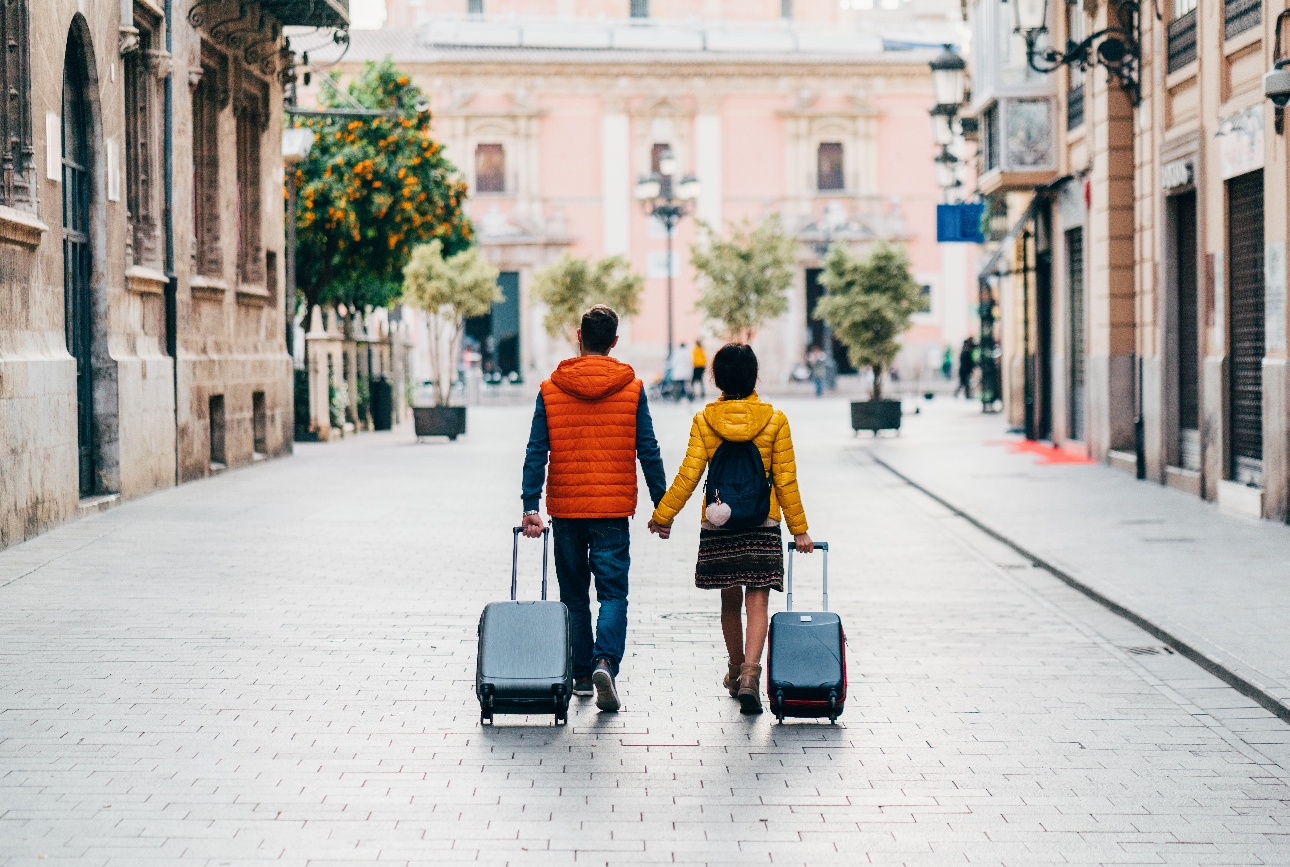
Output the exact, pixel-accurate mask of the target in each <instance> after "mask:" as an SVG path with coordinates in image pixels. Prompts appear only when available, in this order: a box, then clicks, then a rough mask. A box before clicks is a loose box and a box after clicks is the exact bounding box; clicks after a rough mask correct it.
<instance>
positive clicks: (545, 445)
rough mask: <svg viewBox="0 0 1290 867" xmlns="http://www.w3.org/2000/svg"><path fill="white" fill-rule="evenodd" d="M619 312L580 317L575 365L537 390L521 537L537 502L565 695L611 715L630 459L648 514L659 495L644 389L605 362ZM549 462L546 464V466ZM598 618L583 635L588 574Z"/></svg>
mask: <svg viewBox="0 0 1290 867" xmlns="http://www.w3.org/2000/svg"><path fill="white" fill-rule="evenodd" d="M617 343H618V314H617V313H615V312H614V311H613V309H612V308H610V307H607V306H605V305H604V304H597V305H596V306H595V307H592V308H591V309H590V310H588V311H587V312H586V313H585V314H583V316H582V328H580V329H578V351H579V353H580V354H579V355H578V357H577V358H568V359H565V360H564V361H562V362H560V365H559V367H557V368H556V369H555V372H554V373H553V374H551V378H550V379H548V380H546V381H545V382H543V383H542V386H541V389H540V392H539V394H538V399H537V407H536V408H535V409H534V411H533V427H532V430H531V431H530V433H529V445H528V452H527V454H526V455H525V457H524V485H523V492H522V497H523V501H524V518H523V522H522V523H523V527H524V535H525V536H528V537H530V538H536V537H538V536H540V535H541V534H542V527H543V524H542V516H541V515H540V514H539V513H538V501H539V500H540V498H541V496H542V482H543V476H545V479H546V510H547V514H549V515H550V516H551V529H552V530H553V531H554V534H553V535H554V536H555V574H556V578H557V580H558V581H559V583H560V601H561V602H563V603H564V604H565V605H566V606H568V608H569V625H570V628H571V629H572V632H573V694H574V695H580V696H589V695H591V694H592V692H593V687H594V692H595V695H596V706H597V707H599V708H600V709H601V710H604V711H616V710H618V708H619V699H618V687H617V684H616V683H615V678H617V677H618V666H619V664H620V663H621V662H622V659H623V653H624V651H625V649H626V644H627V572H628V569H629V567H630V566H631V554H630V545H629V543H630V531H629V528H628V523H627V519H628V518H630V517H631V516H632V515H634V514H636V496H637V491H636V461H637V460H639V461H640V464H641V469H642V470H643V471H644V473H645V483H646V484H647V485H648V486H649V493H650V499H651V500H653V501H654V505H655V506H657V505H658V503H659V500H661V499H662V497H663V493H664V491H666V490H667V478H666V476H665V475H664V471H663V457H662V455H661V454H660V453H659V449H658V441H657V440H656V439H655V438H654V423H653V421H652V420H651V419H650V414H649V405H648V404H647V403H646V400H645V390H644V388H643V387H642V383H641V381H640V380H639V379H637V378H636V372H635V371H634V370H632V368H631V366H630V365H627V364H623V363H622V362H620V361H616V360H614V359H612V358H610V357H609V350H611V349H613V348H614V345H615V344H617ZM548 456H549V459H550V466H549V467H548V466H547V461H548ZM593 574H594V575H595V576H596V600H597V601H598V602H599V603H600V612H599V614H598V615H597V617H596V630H595V635H594V637H593V635H592V629H591V596H590V590H591V576H592V575H593Z"/></svg>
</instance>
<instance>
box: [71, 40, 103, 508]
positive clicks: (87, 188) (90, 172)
mask: <svg viewBox="0 0 1290 867" xmlns="http://www.w3.org/2000/svg"><path fill="white" fill-rule="evenodd" d="M77 25H80V26H77ZM86 31H87V28H86V27H85V26H84V21H83V20H82V19H80V16H77V21H76V23H74V24H73V26H72V29H71V32H70V33H69V34H68V37H67V48H66V51H65V53H64V57H63V115H62V152H63V176H62V187H63V301H64V304H65V308H64V309H65V317H64V322H65V327H66V332H67V334H66V336H67V351H68V352H69V353H70V354H71V356H72V357H73V358H74V359H76V445H77V464H78V469H79V473H78V474H79V477H80V495H81V496H82V497H85V496H89V495H92V494H96V493H103V492H104V491H105V489H106V488H108V484H107V483H106V482H107V480H106V479H105V478H104V477H103V473H102V472H101V471H102V469H103V467H102V466H101V464H102V459H101V447H102V443H101V440H102V438H103V437H102V433H103V432H102V431H100V430H99V425H98V424H96V416H95V409H96V408H95V399H94V398H95V388H94V381H95V364H94V354H95V348H96V344H97V343H99V342H100V341H99V340H96V337H97V336H98V334H99V333H100V332H101V331H102V325H101V323H99V322H98V321H97V319H98V318H97V317H96V315H95V313H96V311H95V307H96V305H95V291H94V288H95V287H94V281H95V267H94V260H95V254H96V251H95V249H94V247H95V243H94V242H95V241H96V240H99V239H101V237H102V233H101V232H96V231H94V229H95V224H96V223H97V222H98V220H97V219H96V217H97V216H98V210H99V208H101V204H100V203H99V202H98V201H97V200H96V199H97V196H96V191H95V181H96V178H95V173H94V164H95V154H96V152H97V148H96V147H95V135H94V131H95V129H96V127H97V124H96V123H95V114H94V109H95V105H94V102H93V85H94V82H93V79H92V77H91V76H92V73H91V70H92V68H93V67H92V66H91V63H90V60H91V57H90V50H91V49H90V48H89V46H88V45H87V44H86V38H87V34H86ZM98 252H101V251H98Z"/></svg>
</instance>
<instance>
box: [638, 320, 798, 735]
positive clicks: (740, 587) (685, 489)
mask: <svg viewBox="0 0 1290 867" xmlns="http://www.w3.org/2000/svg"><path fill="white" fill-rule="evenodd" d="M712 378H713V379H714V380H715V381H716V384H717V388H719V389H721V398H720V400H717V401H715V402H713V403H710V404H708V405H707V406H706V407H704V409H703V411H702V412H700V413H699V414H697V415H696V416H695V417H694V424H693V426H691V428H690V445H689V448H688V449H687V450H686V454H685V460H684V461H682V462H681V468H680V470H678V471H677V474H676V480H675V481H673V482H672V487H671V488H669V489H668V491H667V493H666V494H664V495H663V499H662V500H661V501H660V502H659V505H658V508H656V509H655V510H654V515H653V517H652V518H651V519H650V530H651V531H653V532H656V533H658V534H659V535H661V536H662V537H663V538H667V537H668V536H669V535H670V534H671V532H672V521H673V520H674V519H675V518H676V515H677V513H678V512H680V511H681V509H682V508H684V506H685V503H686V501H687V500H689V499H690V495H691V494H693V493H694V490H695V488H696V487H698V484H699V480H700V479H701V478H702V477H703V473H704V470H706V469H707V466H708V464H709V462H710V461H711V460H712V456H713V454H714V453H715V452H716V450H717V448H718V447H719V446H720V445H721V444H722V443H723V442H748V441H750V440H751V441H752V442H753V444H754V445H756V446H757V450H758V451H759V452H760V453H761V462H762V466H763V467H764V468H765V470H766V473H767V475H768V476H769V478H770V482H771V492H770V513H769V515H768V517H767V518H766V520H765V522H764V523H763V524H762V525H761V526H760V527H753V528H752V529H747V530H731V529H722V528H721V527H719V526H716V525H714V524H713V523H711V522H709V521H708V515H707V510H706V507H705V509H704V513H703V515H702V516H701V520H702V523H701V525H700V526H701V529H700V531H699V556H698V563H697V565H696V566H695V573H694V583H695V585H696V586H698V587H702V588H705V589H715V590H720V591H721V632H722V634H723V635H724V636H725V639H726V650H727V651H728V652H729V653H730V664H729V668H728V669H727V673H726V676H725V680H724V685H725V687H726V689H728V690H729V691H730V695H731V696H732V697H735V698H738V699H739V704H740V710H741V711H742V712H743V713H761V711H762V705H761V687H760V683H761V655H762V650H763V649H764V648H765V645H766V631H767V628H768V626H769V623H768V620H767V612H766V609H767V603H768V602H769V600H770V591H771V590H772V589H775V590H780V591H782V590H783V589H784V544H783V539H782V537H781V535H780V529H779V524H780V520H781V514H782V517H783V519H785V520H787V521H788V531H789V532H790V533H792V534H793V537H794V541H795V542H796V543H797V550H798V551H800V552H802V553H804V554H809V553H810V552H811V551H812V550H813V549H814V546H813V545H812V543H811V537H810V536H809V535H807V526H806V514H805V512H803V510H802V498H801V497H800V496H799V494H798V491H797V463H796V461H795V460H794V458H793V437H792V435H791V433H790V432H789V429H788V418H787V417H786V416H785V415H784V413H782V412H781V411H779V410H777V409H775V408H774V407H773V406H771V405H770V404H768V403H763V402H762V401H761V400H759V399H758V397H757V392H756V391H755V389H756V387H757V356H756V355H755V354H754V353H753V351H752V349H751V348H750V347H748V346H746V345H744V344H742V343H729V344H726V345H725V346H723V347H722V348H721V350H720V351H719V352H717V354H716V355H715V356H714V357H713V359H712ZM714 512H715V509H714ZM714 520H715V518H714ZM745 604H746V607H747V611H748V630H747V636H746V637H745V635H744V629H743V623H742V620H743V618H742V617H741V612H740V608H741V607H744V606H745Z"/></svg>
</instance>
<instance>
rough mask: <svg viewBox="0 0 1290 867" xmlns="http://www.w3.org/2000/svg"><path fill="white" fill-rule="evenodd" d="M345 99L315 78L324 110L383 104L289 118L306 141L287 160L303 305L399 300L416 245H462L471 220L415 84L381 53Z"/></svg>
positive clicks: (461, 186) (358, 305)
mask: <svg viewBox="0 0 1290 867" xmlns="http://www.w3.org/2000/svg"><path fill="white" fill-rule="evenodd" d="M348 94H349V97H350V98H349V99H345V98H344V97H343V96H342V95H341V93H340V91H339V88H338V86H337V85H336V83H335V81H334V80H333V79H331V78H327V79H324V80H323V84H322V88H321V92H320V97H319V102H320V104H321V105H322V107H324V108H336V109H347V108H353V103H354V102H357V103H359V104H361V105H363V106H365V107H367V108H373V109H384V110H387V111H389V112H390V113H389V115H387V116H384V117H363V118H345V117H297V118H296V119H295V120H294V124H295V125H296V126H300V127H307V128H309V129H311V130H313V132H314V135H315V140H314V146H313V149H312V150H311V151H310V153H309V156H308V157H307V158H306V159H305V160H303V161H302V162H301V163H300V164H299V165H298V166H297V167H296V170H295V171H296V185H297V190H298V196H299V198H298V202H299V204H298V208H297V217H296V230H297V234H296V237H297V239H298V245H299V246H298V254H297V284H298V286H299V289H300V291H301V293H302V294H303V295H304V298H305V303H306V304H307V306H308V309H309V310H312V309H313V307H315V306H316V305H318V304H339V303H344V304H345V305H347V306H348V307H350V308H351V309H358V310H361V309H363V308H366V307H383V306H388V305H389V304H391V303H394V302H395V301H397V300H398V298H399V293H400V291H401V287H402V282H403V278H402V271H403V266H404V265H405V264H407V261H408V257H409V256H410V255H411V251H412V248H413V247H414V246H416V245H417V244H423V243H427V242H429V241H431V240H432V239H433V240H438V241H439V242H440V243H441V245H442V248H443V250H444V252H445V253H447V254H449V255H451V254H453V253H456V252H458V251H460V250H464V249H465V248H466V247H468V246H469V245H470V243H471V237H472V228H471V225H470V220H469V219H468V218H467V217H466V215H465V213H464V211H463V206H464V204H465V200H466V184H465V181H463V180H462V179H461V178H460V177H459V176H458V174H457V170H456V168H454V167H453V165H452V164H451V163H450V162H448V161H447V160H446V159H445V158H444V156H443V148H442V146H441V145H440V144H439V142H437V141H435V140H434V138H433V137H432V136H431V134H430V112H429V111H421V110H418V106H422V107H423V106H424V104H425V103H424V99H423V98H422V96H421V92H420V90H418V89H417V88H416V87H415V86H413V85H411V84H410V83H409V81H408V77H407V76H406V75H403V74H402V73H400V72H399V71H398V70H397V69H396V68H395V66H394V63H393V61H391V60H390V59H389V58H388V57H387V58H386V59H385V60H382V61H380V62H379V63H375V62H370V61H369V62H368V63H367V64H365V65H364V66H363V71H362V72H361V73H360V74H359V75H358V77H357V78H356V79H355V80H354V81H353V82H352V83H351V84H350V85H349V88H348Z"/></svg>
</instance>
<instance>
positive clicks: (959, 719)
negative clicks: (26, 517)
mask: <svg viewBox="0 0 1290 867" xmlns="http://www.w3.org/2000/svg"><path fill="white" fill-rule="evenodd" d="M786 406H787V408H788V409H789V410H790V413H791V417H792V418H793V420H794V433H795V438H796V440H797V442H798V457H799V463H800V466H801V475H802V485H803V493H804V498H805V503H806V507H807V510H808V516H809V517H810V520H811V523H812V529H813V532H814V534H815V536H816V538H819V539H827V540H828V541H830V542H831V543H832V545H833V557H832V563H831V566H832V574H831V578H832V581H831V586H830V591H831V592H830V601H831V603H832V608H833V609H834V610H836V611H838V612H840V614H841V615H842V617H843V622H844V623H845V624H846V627H847V630H848V634H849V637H850V656H849V665H850V673H851V689H850V695H849V698H848V705H847V709H846V713H845V714H844V716H843V717H842V719H841V721H840V723H839V725H837V726H829V725H828V724H827V723H823V724H820V723H812V722H795V723H790V724H788V725H784V726H776V725H774V724H773V719H772V718H770V717H769V716H762V717H758V718H749V717H743V716H741V715H740V714H739V713H738V711H737V706H736V704H735V702H734V701H733V700H732V699H730V698H729V697H727V696H725V694H724V692H723V690H722V689H721V687H720V686H719V683H718V680H719V678H720V675H721V673H722V664H723V660H722V658H721V640H720V634H719V626H718V622H717V618H716V614H715V612H716V606H717V599H716V596H715V594H712V593H705V592H702V591H699V590H696V589H695V588H694V586H693V581H692V574H693V571H692V570H693V557H694V551H695V547H696V544H697V537H698V531H697V526H696V524H697V516H696V514H695V511H694V510H693V509H687V510H686V511H685V512H683V513H682V516H681V517H680V519H679V523H678V529H677V531H676V533H675V535H674V536H673V538H672V539H671V540H670V541H668V542H663V541H660V540H658V539H656V538H653V537H651V536H649V534H648V533H647V532H646V531H645V527H644V520H643V517H642V519H641V520H638V521H637V522H636V523H635V525H634V534H635V536H634V539H633V545H634V550H633V553H634V558H635V560H634V569H633V572H632V579H633V582H634V586H633V595H632V608H631V612H630V614H631V618H632V627H631V631H630V634H629V658H628V659H627V660H625V662H624V665H623V677H622V678H621V681H620V683H621V689H622V692H623V694H624V699H625V703H626V705H625V709H624V711H623V712H622V713H619V714H616V715H609V714H598V713H597V712H596V710H595V708H594V705H593V704H592V703H591V702H588V701H585V700H584V701H581V702H579V703H578V704H577V705H576V706H575V707H574V708H573V710H572V713H571V718H570V724H569V725H568V726H567V727H564V728H554V727H552V726H551V724H550V719H549V718H548V717H532V718H525V717H499V725H497V726H496V727H495V728H481V727H480V726H479V724H478V707H477V704H476V702H475V700H474V695H473V672H474V655H475V624H476V621H477V618H478V614H479V610H480V608H481V607H482V606H483V605H484V604H485V603H486V602H488V601H490V600H495V599H499V598H504V597H505V596H506V594H507V591H508V583H509V561H510V536H509V528H510V527H511V526H512V525H513V523H515V521H516V519H517V516H518V512H519V497H518V491H519V466H520V462H521V452H522V447H523V441H524V438H525V435H526V433H527V424H528V411H527V408H503V407H489V408H476V409H472V410H471V417H470V434H469V435H468V436H467V437H465V438H463V439H462V440H459V441H458V442H457V443H454V444H448V443H446V442H428V443H424V444H420V445H418V444H415V443H413V441H412V436H411V433H410V431H409V430H406V429H404V430H396V431H394V432H391V433H389V434H370V435H365V436H362V437H359V438H357V439H354V440H349V441H345V442H342V443H339V444H331V445H310V446H300V447H298V452H297V455H296V456H295V457H294V458H290V459H286V460H281V461H274V462H270V463H269V464H266V465H262V466H258V467H254V468H249V469H246V470H241V471H237V472H231V473H228V474H225V475H223V476H220V477H217V478H214V479H211V480H208V481H204V482H200V483H196V484H191V485H186V486H184V487H182V488H178V489H175V490H171V491H166V492H163V493H161V494H158V495H155V496H153V497H150V498H148V499H145V500H142V501H138V502H133V503H128V504H125V505H123V506H121V507H118V508H116V509H113V510H111V511H108V512H106V513H103V514H101V515H97V516H94V517H91V518H88V519H86V520H83V521H80V522H78V523H74V524H70V525H67V526H65V527H63V528H60V529H58V530H55V531H53V532H51V533H49V534H46V535H45V536H42V537H39V538H37V539H35V540H33V541H31V542H29V543H27V544H25V545H22V546H19V547H17V548H13V549H10V550H8V551H5V552H2V553H0V585H3V586H0V636H3V639H4V640H3V641H2V642H0V865H6V867H7V865H29V864H30V865H35V864H46V863H48V864H77V865H82V864H84V865H91V864H92V865H118V864H119V865H147V864H154V863H167V864H193V865H197V864H202V865H206V864H209V865H225V864H227V865H251V864H262V863H270V862H271V863H275V864H289V865H305V864H308V865H326V864H353V863H356V862H378V863H392V864H409V865H411V864H436V865H438V864H444V863H456V862H476V863H485V864H516V865H527V864H534V865H541V864H557V863H558V864H593V865H594V864H633V863H650V864H655V863H659V864H661V863H686V864H713V865H726V864H741V865H742V864H799V865H800V864H807V865H817V864H868V863H872V864H911V865H913V864H934V865H941V864H1009V865H1030V864H1042V863H1063V864H1064V863H1073V864H1123V863H1135V864H1142V863H1148V864H1286V863H1290V788H1287V779H1288V775H1287V772H1286V770H1284V769H1283V766H1290V758H1288V756H1290V750H1288V749H1287V741H1288V740H1290V737H1288V733H1290V729H1288V728H1287V726H1286V725H1285V724H1283V723H1282V722H1281V721H1280V720H1278V719H1276V718H1275V717H1272V716H1271V715H1269V714H1268V713H1266V712H1265V711H1264V710H1262V709H1261V708H1259V707H1257V706H1254V705H1253V704H1252V703H1251V702H1250V701H1248V700H1247V699H1245V698H1243V697H1241V696H1240V695H1238V694H1236V693H1235V692H1233V691H1232V690H1230V689H1228V688H1226V687H1225V686H1223V685H1222V684H1221V683H1219V682H1218V681H1216V680H1215V679H1214V678H1212V677H1211V676H1209V675H1208V674H1206V673H1204V672H1203V671H1201V670H1200V669H1199V668H1197V667H1196V666H1194V665H1192V664H1191V663H1189V662H1187V661H1186V660H1183V659H1181V658H1179V657H1177V656H1170V655H1168V654H1167V653H1164V652H1163V651H1160V650H1159V648H1158V647H1157V648H1156V652H1155V653H1152V652H1150V651H1151V650H1152V648H1151V645H1152V644H1153V641H1152V640H1151V639H1150V638H1149V637H1148V636H1146V635H1145V634H1144V633H1142V632H1140V631H1138V630H1137V629H1135V628H1133V627H1132V626H1129V625H1128V624H1126V623H1125V622H1124V621H1122V620H1119V619H1118V618H1116V617H1114V616H1113V615H1111V614H1109V613H1107V612H1106V611H1104V610H1103V609H1101V608H1100V607H1098V606H1096V605H1094V604H1093V603H1091V602H1089V601H1088V600H1086V599H1085V598H1084V597H1082V596H1080V595H1079V594H1077V593H1075V592H1074V591H1071V590H1069V589H1068V588H1067V587H1065V586H1064V585H1062V584H1060V583H1058V582H1057V581H1055V580H1054V579H1052V578H1051V577H1049V576H1047V575H1046V574H1044V573H1042V572H1039V571H1038V570H1034V569H1031V568H1029V566H1028V565H1027V564H1026V563H1024V562H1021V561H1019V560H1018V558H1017V557H1016V555H1015V554H1013V553H1012V552H1011V551H1009V550H1008V549H1006V548H1004V547H1003V546H1001V545H998V544H997V543H994V542H992V541H991V540H990V539H988V538H987V537H984V536H982V535H981V534H979V533H978V532H977V531H975V530H973V529H972V528H971V527H970V526H968V525H966V524H965V523H964V522H963V521H962V520H961V519H958V518H956V517H954V516H953V515H951V514H949V513H947V512H946V511H945V510H944V509H942V508H941V507H939V506H937V505H936V504H935V503H934V502H932V501H931V500H929V499H927V498H926V497H924V496H923V495H922V494H919V493H917V492H916V491H914V490H913V489H912V488H910V487H909V486H907V485H905V484H903V483H901V482H899V481H898V480H896V479H895V478H894V477H893V476H891V475H890V474H889V473H887V472H886V471H885V470H882V469H881V468H878V467H876V466H875V465H873V464H872V463H871V462H870V461H869V460H868V459H867V458H866V457H865V452H864V446H863V443H862V442H860V441H857V440H853V439H852V438H851V435H850V431H849V430H847V429H846V427H845V425H846V407H845V405H844V404H843V403H841V402H836V401H823V402H818V403H817V402H810V401H800V402H795V403H790V404H787V405H786ZM655 414H656V420H657V423H658V426H659V428H660V430H661V432H662V434H663V448H664V458H665V460H666V462H667V463H668V465H669V466H670V467H675V465H676V464H677V462H678V461H679V459H680V457H681V452H682V449H683V447H684V441H685V436H686V433H687V432H688V414H689V408H688V407H672V406H661V407H656V413H655ZM538 550H539V547H538V546H537V544H536V543H530V544H529V545H528V546H526V547H525V548H524V549H523V550H522V557H521V562H522V568H523V576H522V577H523V581H522V583H521V587H522V592H523V594H524V595H526V596H529V597H532V596H535V595H536V589H537V578H536V576H537V574H538V568H537V563H538ZM798 565H799V569H798V578H799V581H800V583H799V586H798V587H797V591H798V592H797V600H798V605H799V607H801V606H802V605H804V604H807V603H810V602H811V600H812V597H813V596H814V593H815V592H816V589H817V587H818V584H817V583H816V579H815V575H816V570H817V568H818V563H817V562H815V561H811V560H808V559H807V558H803V559H802V560H800V561H799V564H798ZM772 604H773V605H775V606H777V607H778V606H782V605H783V598H782V596H779V595H776V597H775V598H774V600H773V602H772ZM812 604H813V603H812ZM1125 648H1132V649H1134V650H1135V651H1136V652H1130V651H1129V650H1126V649H1125ZM1278 761H1280V762H1282V764H1281V765H1279V764H1278V763H1277V762H1278Z"/></svg>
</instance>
